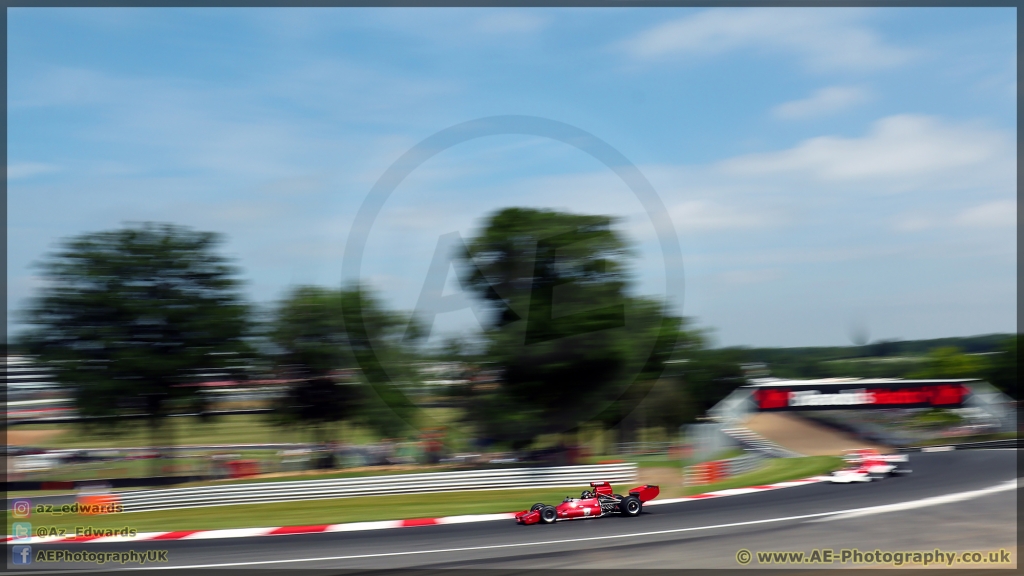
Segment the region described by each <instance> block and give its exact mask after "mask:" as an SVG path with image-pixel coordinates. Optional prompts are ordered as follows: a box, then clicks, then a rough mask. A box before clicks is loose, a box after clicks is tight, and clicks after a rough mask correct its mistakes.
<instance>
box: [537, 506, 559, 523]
mask: <svg viewBox="0 0 1024 576" xmlns="http://www.w3.org/2000/svg"><path fill="white" fill-rule="evenodd" d="M556 519H558V510H556V509H555V507H554V506H545V507H544V508H542V509H541V511H540V521H541V522H543V523H545V524H553V523H554V522H555V520H556Z"/></svg>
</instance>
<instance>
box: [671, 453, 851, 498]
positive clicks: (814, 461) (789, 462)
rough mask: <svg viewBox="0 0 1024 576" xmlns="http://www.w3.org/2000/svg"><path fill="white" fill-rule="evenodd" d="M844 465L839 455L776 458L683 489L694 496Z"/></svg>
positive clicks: (816, 472) (819, 472) (790, 477)
mask: <svg viewBox="0 0 1024 576" xmlns="http://www.w3.org/2000/svg"><path fill="white" fill-rule="evenodd" d="M842 465H843V460H842V458H839V457H838V456H807V457H804V458H776V459H773V460H769V461H768V464H766V465H765V466H763V467H761V468H759V469H757V470H754V471H753V472H747V473H746V474H740V475H739V476H734V477H732V478H729V479H728V480H723V481H721V482H716V483H714V484H708V485H706V486H687V487H686V488H684V489H683V491H682V492H683V495H685V496H692V495H693V494H701V493H703V492H713V491H715V490H727V489H729V488H743V487H746V486H762V485H764V484H774V483H776V482H785V481H786V480H798V479H800V478H807V477H810V476H820V475H822V474H827V473H829V472H831V471H832V470H835V469H837V468H839V467H840V466H842Z"/></svg>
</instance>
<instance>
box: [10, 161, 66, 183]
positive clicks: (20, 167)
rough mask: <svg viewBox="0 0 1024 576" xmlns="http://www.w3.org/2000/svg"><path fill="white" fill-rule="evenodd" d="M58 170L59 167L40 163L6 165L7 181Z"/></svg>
mask: <svg viewBox="0 0 1024 576" xmlns="http://www.w3.org/2000/svg"><path fill="white" fill-rule="evenodd" d="M58 170H60V166H55V165H53V164H44V163H41V162H18V163H15V164H8V165H7V180H8V181H10V180H20V179H22V178H31V177H32V176H38V175H40V174H47V173H50V172H56V171H58Z"/></svg>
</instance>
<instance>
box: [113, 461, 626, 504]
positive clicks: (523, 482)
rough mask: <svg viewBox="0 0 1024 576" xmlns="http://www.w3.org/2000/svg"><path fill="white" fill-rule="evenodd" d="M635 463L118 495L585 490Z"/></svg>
mask: <svg viewBox="0 0 1024 576" xmlns="http://www.w3.org/2000/svg"><path fill="white" fill-rule="evenodd" d="M636 468H637V467H636V464H635V463H623V464H602V465H593V466H559V467H554V468H504V469H497V470H471V471H463V472H434V473H427V474H398V475H389V476H368V477H360V478H338V479H330V480H303V481H293V482H254V483H247V484H233V485H228V486H203V487H198V488H172V489H168V490H146V491H140V492H121V493H118V494H116V497H117V499H118V500H119V502H120V503H121V505H122V506H123V508H124V512H152V511H157V510H179V509H186V508H205V507H209V506H228V505H233V504H273V503H276V502H296V501H300V500H326V499H332V498H351V497H354V496H381V495H391V494H422V493H429V492H455V491H464V490H496V489H505V490H508V489H523V488H560V487H564V486H586V485H587V484H588V483H590V482H596V481H605V482H610V483H612V484H618V483H623V482H634V481H636V478H637V472H636Z"/></svg>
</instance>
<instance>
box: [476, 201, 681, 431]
mask: <svg viewBox="0 0 1024 576" xmlns="http://www.w3.org/2000/svg"><path fill="white" fill-rule="evenodd" d="M614 223H615V222H614V220H613V219H612V218H609V217H606V216H591V215H579V214H569V213H564V212H556V211H549V210H534V209H526V208H507V209H504V210H501V211H499V212H497V213H495V214H493V215H492V216H491V217H490V218H488V220H487V221H486V223H485V225H484V226H483V228H482V230H480V232H479V233H478V234H477V235H476V236H475V237H473V238H471V239H470V241H469V242H468V243H467V251H468V253H467V254H465V255H464V258H463V266H462V267H463V276H464V285H469V286H471V287H472V290H473V291H475V293H476V294H477V296H478V297H480V298H483V299H484V300H485V301H486V302H488V303H489V304H490V307H491V310H492V314H493V315H492V317H491V319H490V322H489V325H488V326H487V329H486V330H485V336H486V338H487V341H488V346H487V352H486V356H487V358H488V360H490V361H493V362H494V364H495V366H496V367H497V368H498V369H499V370H500V372H501V381H500V387H499V388H498V390H496V391H488V392H487V393H484V394H480V395H477V396H476V397H474V398H472V399H471V402H470V406H471V410H470V413H471V414H472V415H473V416H474V420H476V421H477V422H479V423H480V425H481V426H482V428H483V429H482V430H481V431H482V432H483V434H484V435H486V436H488V437H490V438H492V439H494V440H498V441H501V442H504V443H508V444H511V445H512V446H514V447H522V446H525V445H527V444H529V443H530V442H531V441H532V440H533V439H534V438H535V437H536V436H537V435H538V434H542V433H560V432H569V431H572V430H574V429H576V428H577V427H578V426H579V425H580V424H582V423H583V422H584V421H586V420H588V419H593V418H595V417H597V416H598V415H599V414H600V415H601V416H600V419H601V420H608V419H611V420H616V419H617V418H621V417H622V412H623V410H621V409H618V408H621V406H619V407H618V408H617V407H616V405H615V402H616V401H620V400H621V401H625V400H627V399H629V398H630V397H632V396H635V395H636V391H635V390H633V391H632V393H630V390H631V388H632V385H633V384H635V383H637V382H638V381H639V380H641V375H645V376H647V377H648V378H649V377H650V376H651V374H653V373H655V372H659V371H660V367H661V365H660V364H659V363H658V362H657V361H655V362H654V363H653V364H652V363H651V359H652V358H656V359H657V358H660V359H661V361H663V358H661V356H658V353H657V352H656V351H655V349H658V348H660V349H661V350H662V351H664V350H665V349H668V350H671V348H672V343H671V342H667V341H664V338H661V335H662V332H663V330H662V328H663V322H662V320H663V317H664V315H665V313H664V310H662V307H661V306H660V305H658V304H655V303H651V302H649V301H647V300H643V299H639V298H635V297H630V296H629V295H628V294H627V287H628V280H629V278H628V264H629V259H630V257H631V252H630V250H629V248H628V246H627V244H626V242H625V241H624V239H623V238H622V237H621V236H620V234H619V233H618V232H617V231H616V229H615V228H614ZM664 332H666V333H668V334H672V333H673V331H672V330H671V329H668V330H664ZM626 412H628V410H626ZM609 423H610V422H609Z"/></svg>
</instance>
